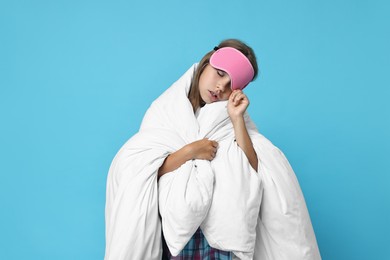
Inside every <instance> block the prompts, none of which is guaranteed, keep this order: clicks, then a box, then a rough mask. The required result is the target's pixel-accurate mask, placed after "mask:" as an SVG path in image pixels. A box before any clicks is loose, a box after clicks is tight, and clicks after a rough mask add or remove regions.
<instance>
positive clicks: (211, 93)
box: [199, 64, 232, 104]
mask: <svg viewBox="0 0 390 260" xmlns="http://www.w3.org/2000/svg"><path fill="white" fill-rule="evenodd" d="M199 92H200V96H201V98H202V100H203V101H204V102H205V103H206V104H209V103H213V102H216V101H221V100H228V99H229V96H230V94H231V93H232V89H231V88H230V77H229V75H228V74H227V73H226V72H224V71H222V70H217V69H215V68H213V67H212V66H211V65H210V64H207V65H206V67H205V68H204V70H203V72H202V74H201V75H200V78H199Z"/></svg>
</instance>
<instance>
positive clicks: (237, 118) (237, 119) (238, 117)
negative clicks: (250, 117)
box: [230, 114, 245, 125]
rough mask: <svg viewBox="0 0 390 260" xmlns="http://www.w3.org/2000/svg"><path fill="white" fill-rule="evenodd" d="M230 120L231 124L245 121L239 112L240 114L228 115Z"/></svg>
mask: <svg viewBox="0 0 390 260" xmlns="http://www.w3.org/2000/svg"><path fill="white" fill-rule="evenodd" d="M230 120H231V121H232V123H233V125H237V124H242V123H245V120H244V116H243V115H241V114H240V115H230Z"/></svg>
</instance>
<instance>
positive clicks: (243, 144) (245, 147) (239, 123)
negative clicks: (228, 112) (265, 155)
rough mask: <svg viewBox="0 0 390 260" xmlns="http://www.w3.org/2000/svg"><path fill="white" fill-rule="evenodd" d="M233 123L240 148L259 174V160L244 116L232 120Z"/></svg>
mask: <svg viewBox="0 0 390 260" xmlns="http://www.w3.org/2000/svg"><path fill="white" fill-rule="evenodd" d="M232 123H233V127H234V134H235V137H236V142H237V144H238V146H239V147H240V148H241V149H242V151H243V152H244V153H245V155H246V157H247V158H248V161H249V164H250V165H251V166H252V168H253V169H254V170H255V171H256V172H257V167H258V158H257V154H256V151H255V149H254V147H253V144H252V141H251V139H250V136H249V134H248V130H247V128H246V125H245V120H244V118H243V117H242V116H240V117H237V118H236V119H233V120H232Z"/></svg>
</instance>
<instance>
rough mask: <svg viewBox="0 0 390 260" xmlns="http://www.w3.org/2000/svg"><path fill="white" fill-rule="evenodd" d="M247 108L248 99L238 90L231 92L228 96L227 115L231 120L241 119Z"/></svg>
mask: <svg viewBox="0 0 390 260" xmlns="http://www.w3.org/2000/svg"><path fill="white" fill-rule="evenodd" d="M248 106H249V99H248V98H247V96H246V95H245V94H244V92H242V90H240V89H236V90H233V92H232V93H231V94H230V96H229V101H228V113H229V116H230V119H231V120H234V119H236V118H238V117H242V116H243V115H244V112H245V111H246V109H247V108H248Z"/></svg>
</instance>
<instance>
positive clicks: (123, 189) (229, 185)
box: [105, 39, 320, 260]
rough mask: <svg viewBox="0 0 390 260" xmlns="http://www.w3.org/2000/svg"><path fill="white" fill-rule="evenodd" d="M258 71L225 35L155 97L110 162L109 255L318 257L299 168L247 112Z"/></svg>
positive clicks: (249, 53)
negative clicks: (294, 167) (248, 91)
mask: <svg viewBox="0 0 390 260" xmlns="http://www.w3.org/2000/svg"><path fill="white" fill-rule="evenodd" d="M257 73H258V67H257V62H256V57H255V54H254V52H253V50H252V49H251V48H250V47H249V46H247V45H246V44H245V43H243V42H242V41H239V40H235V39H231V40H226V41H223V42H221V43H220V44H219V45H218V46H217V47H215V48H214V50H212V51H210V52H208V53H207V54H206V55H205V56H204V57H203V58H202V59H201V61H200V62H199V64H195V65H193V66H192V67H191V68H190V69H189V70H188V71H187V72H186V73H185V74H184V75H183V76H182V77H181V78H180V79H179V80H178V81H176V82H175V83H174V84H173V85H172V86H171V87H170V88H168V89H167V91H165V92H164V93H163V94H162V95H161V96H160V97H159V98H157V99H156V100H155V101H154V102H153V103H152V105H151V106H150V108H149V109H148V111H147V112H146V114H145V117H144V119H143V121H142V124H141V127H140V131H139V132H138V133H137V134H136V135H134V136H133V137H132V138H131V139H130V140H129V141H128V142H127V143H126V144H125V145H124V146H123V147H122V148H121V150H120V151H119V152H118V154H117V155H116V157H115V159H114V160H113V162H112V164H111V167H110V171H109V175H108V180H107V201H106V256H105V259H106V260H109V259H161V258H162V257H164V258H165V259H235V258H239V259H278V260H279V259H289V260H291V259H296V260H298V259H299V260H304V259H320V255H319V250H318V247H317V243H316V239H315V235H314V231H313V229H312V226H311V222H310V217H309V214H308V212H307V208H306V204H305V201H304V198H303V195H302V193H301V190H300V187H299V184H298V182H297V180H296V177H295V174H294V172H293V171H292V169H291V167H290V165H289V164H288V161H287V159H286V158H285V157H284V155H283V153H282V152H281V151H280V150H279V149H277V148H276V147H275V146H273V145H272V143H271V142H269V141H268V140H267V139H266V138H265V137H263V136H262V135H260V134H259V133H258V131H257V129H256V126H255V125H254V124H253V122H252V121H251V120H250V118H249V116H248V114H247V112H246V109H247V107H248V105H249V99H248V97H247V96H246V95H245V94H244V92H243V89H244V88H245V87H246V86H247V85H248V84H249V83H250V82H251V81H252V80H253V79H255V78H256V76H257ZM163 245H164V246H163ZM163 248H164V249H163Z"/></svg>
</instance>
